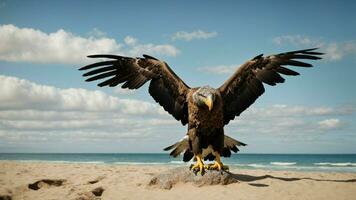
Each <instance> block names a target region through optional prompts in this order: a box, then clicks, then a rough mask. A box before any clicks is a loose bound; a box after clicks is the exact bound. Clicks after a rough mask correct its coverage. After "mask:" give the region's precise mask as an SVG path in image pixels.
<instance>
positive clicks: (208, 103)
mask: <svg viewBox="0 0 356 200" xmlns="http://www.w3.org/2000/svg"><path fill="white" fill-rule="evenodd" d="M204 103H205V105H207V106H208V108H209V111H211V110H212V109H213V100H212V98H211V96H208V97H207V98H206V99H204Z"/></svg>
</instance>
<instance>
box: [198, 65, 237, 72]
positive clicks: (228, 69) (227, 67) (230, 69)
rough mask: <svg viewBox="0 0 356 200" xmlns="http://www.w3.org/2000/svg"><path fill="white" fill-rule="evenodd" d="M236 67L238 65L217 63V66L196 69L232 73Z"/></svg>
mask: <svg viewBox="0 0 356 200" xmlns="http://www.w3.org/2000/svg"><path fill="white" fill-rule="evenodd" d="M238 67H239V65H217V66H208V67H199V68H198V70H199V71H202V72H207V73H211V74H232V73H234V72H235V71H236V70H237V68H238Z"/></svg>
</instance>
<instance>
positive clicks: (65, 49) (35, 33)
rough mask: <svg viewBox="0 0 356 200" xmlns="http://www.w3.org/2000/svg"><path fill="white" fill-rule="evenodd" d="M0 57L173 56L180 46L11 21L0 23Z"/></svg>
mask: <svg viewBox="0 0 356 200" xmlns="http://www.w3.org/2000/svg"><path fill="white" fill-rule="evenodd" d="M0 38H1V43H0V60H3V61H9V62H34V63H71V64H78V63H84V62H88V59H86V56H87V55H90V54H98V53H100V54H123V55H129V56H139V55H138V54H141V53H147V54H153V55H167V56H176V55H177V54H178V53H179V50H178V49H177V48H176V47H175V46H173V45H169V44H151V43H148V44H139V43H138V42H137V39H135V38H132V37H130V36H127V37H126V38H125V39H124V43H123V44H120V43H118V42H117V41H116V40H115V39H113V38H108V37H105V33H104V32H102V31H101V30H99V29H94V30H93V31H92V32H91V36H89V37H82V36H78V35H75V34H73V33H71V32H68V31H65V30H63V29H59V30H58V31H56V32H53V33H45V32H43V31H41V30H37V29H32V28H19V27H16V26H14V25H11V24H9V25H0Z"/></svg>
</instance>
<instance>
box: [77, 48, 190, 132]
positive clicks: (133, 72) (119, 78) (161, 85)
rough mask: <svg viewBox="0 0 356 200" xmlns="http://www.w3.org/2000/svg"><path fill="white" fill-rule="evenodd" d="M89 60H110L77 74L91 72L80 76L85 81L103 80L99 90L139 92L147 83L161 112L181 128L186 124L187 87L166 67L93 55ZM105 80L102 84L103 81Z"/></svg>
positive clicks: (151, 60) (147, 60)
mask: <svg viewBox="0 0 356 200" xmlns="http://www.w3.org/2000/svg"><path fill="white" fill-rule="evenodd" d="M88 57H90V58H109V59H111V60H106V61H102V62H97V63H94V64H91V65H87V66H84V67H82V68H80V69H79V70H90V71H89V72H87V73H85V74H83V76H89V77H90V78H88V79H86V81H95V80H100V79H101V80H102V81H101V82H100V83H99V84H98V86H100V87H103V86H110V87H114V86H117V85H118V84H121V83H123V84H122V86H121V87H122V88H128V89H138V88H140V87H141V86H142V85H144V84H145V83H146V82H147V81H151V82H150V86H149V93H150V95H151V96H152V97H153V98H154V99H155V101H156V102H158V103H159V104H160V105H161V106H162V107H163V108H164V110H166V111H167V112H168V113H169V114H171V115H172V116H173V117H174V118H175V119H176V120H178V121H181V123H182V124H183V125H185V124H187V123H188V108H187V101H186V96H187V93H188V91H189V89H190V88H189V87H188V86H187V85H186V84H185V83H184V82H183V81H182V80H181V79H180V78H179V77H178V76H177V75H176V74H175V73H174V72H173V71H172V69H171V68H170V67H169V66H168V65H167V63H165V62H163V61H160V60H158V59H156V58H154V57H151V56H148V55H143V58H131V57H124V56H117V55H92V56H88ZM103 79H104V80H103Z"/></svg>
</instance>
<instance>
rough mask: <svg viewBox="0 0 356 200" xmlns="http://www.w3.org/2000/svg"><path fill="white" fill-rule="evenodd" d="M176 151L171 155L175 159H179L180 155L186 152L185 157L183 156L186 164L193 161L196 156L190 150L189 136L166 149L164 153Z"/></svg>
mask: <svg viewBox="0 0 356 200" xmlns="http://www.w3.org/2000/svg"><path fill="white" fill-rule="evenodd" d="M173 148H174V150H173V151H172V152H171V153H170V154H169V155H171V156H173V157H177V156H178V155H180V154H181V153H182V152H183V151H184V155H183V161H184V162H188V161H189V160H191V159H192V158H193V156H194V154H193V152H192V151H190V149H189V137H188V135H186V136H184V137H183V138H182V139H181V140H180V141H178V142H176V143H175V144H173V145H171V146H169V147H166V148H164V149H163V150H164V151H169V150H171V149H173Z"/></svg>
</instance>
